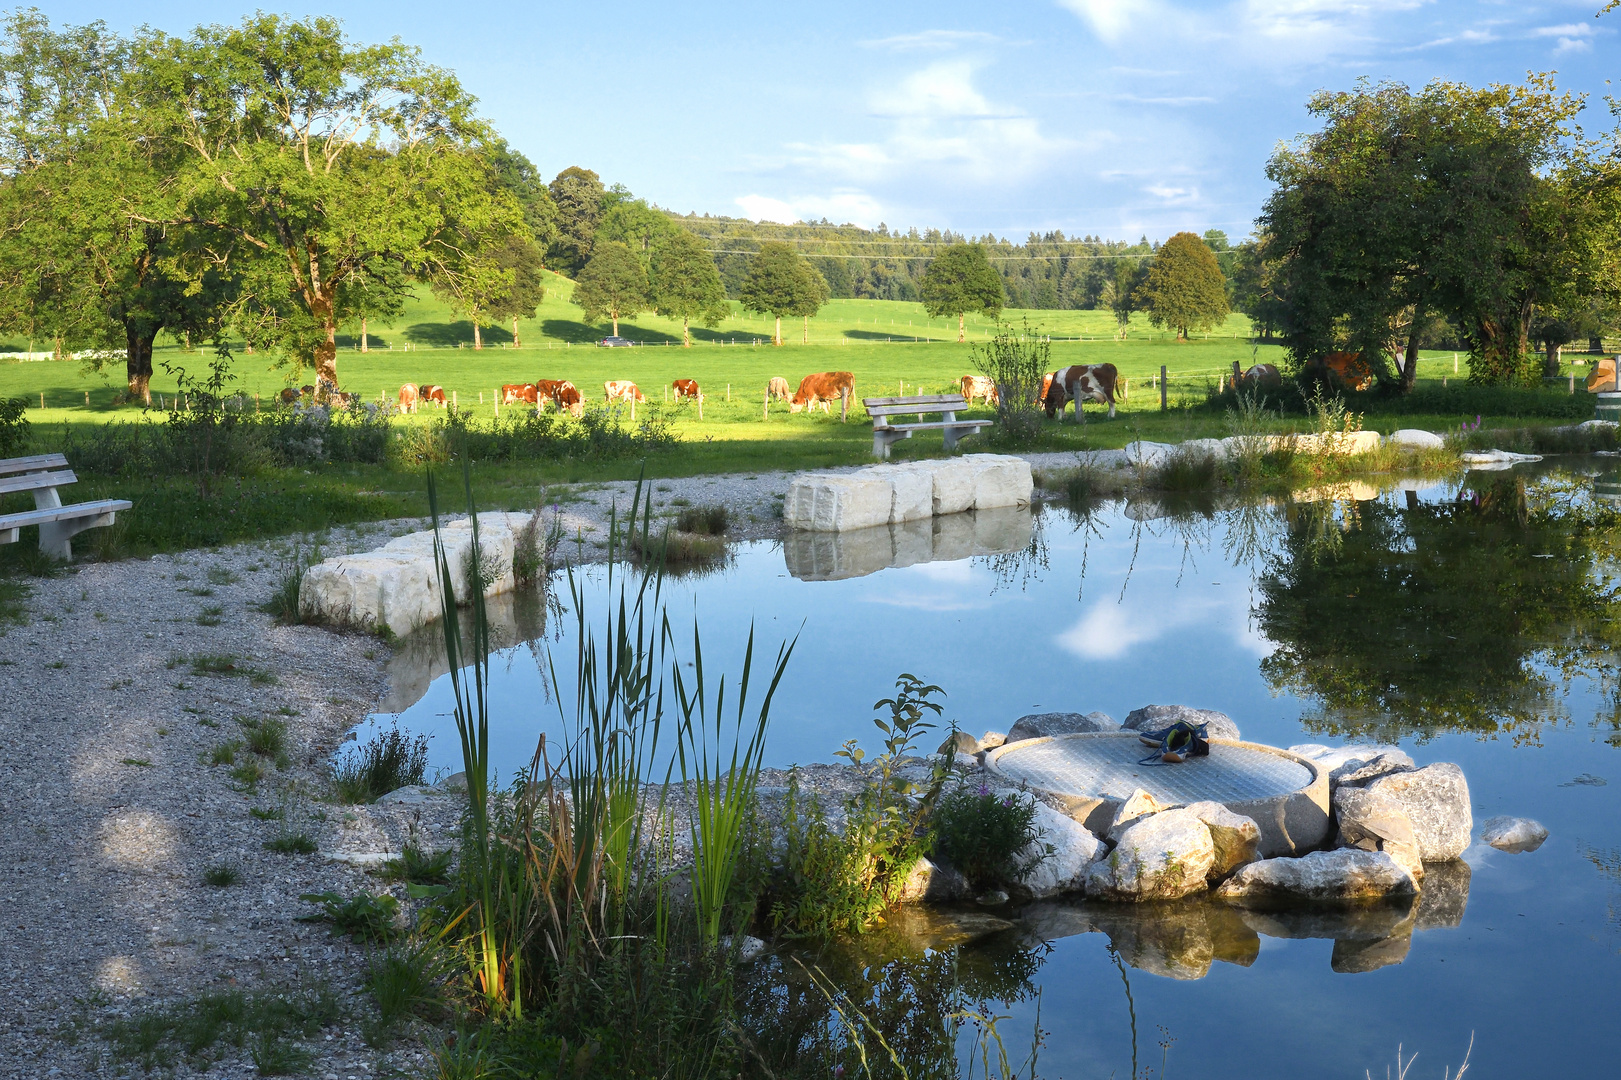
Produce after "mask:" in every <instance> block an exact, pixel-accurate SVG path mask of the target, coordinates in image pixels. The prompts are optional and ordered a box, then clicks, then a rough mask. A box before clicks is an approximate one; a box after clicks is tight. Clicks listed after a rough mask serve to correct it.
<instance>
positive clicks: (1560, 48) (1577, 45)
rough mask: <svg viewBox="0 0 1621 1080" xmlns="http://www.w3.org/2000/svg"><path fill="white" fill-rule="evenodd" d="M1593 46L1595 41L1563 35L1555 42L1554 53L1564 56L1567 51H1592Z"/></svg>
mask: <svg viewBox="0 0 1621 1080" xmlns="http://www.w3.org/2000/svg"><path fill="white" fill-rule="evenodd" d="M1592 48H1593V43H1592V42H1591V41H1588V40H1586V39H1585V38H1567V37H1562V38H1560V39H1559V40H1558V41H1556V42H1555V43H1554V49H1553V54H1554V55H1555V56H1562V55H1564V54H1565V53H1573V52H1590V51H1592Z"/></svg>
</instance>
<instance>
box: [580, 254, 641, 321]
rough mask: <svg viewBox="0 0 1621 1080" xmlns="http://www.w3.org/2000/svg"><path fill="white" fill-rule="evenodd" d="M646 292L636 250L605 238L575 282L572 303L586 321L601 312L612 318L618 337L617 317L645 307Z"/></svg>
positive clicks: (625, 317)
mask: <svg viewBox="0 0 1621 1080" xmlns="http://www.w3.org/2000/svg"><path fill="white" fill-rule="evenodd" d="M647 292H648V289H647V275H646V274H645V273H644V272H643V271H642V261H641V260H640V259H638V258H637V257H636V253H635V252H633V251H631V250H630V248H628V247H626V246H625V245H624V244H622V243H620V242H619V241H618V240H604V241H603V242H602V243H601V244H599V245H597V246H596V254H594V255H592V256H591V261H590V262H588V263H586V264H585V269H583V270H581V271H580V276H579V278H578V279H577V280H576V281H575V283H574V303H576V304H578V305H580V307H581V308H583V309H584V311H585V318H586V321H587V322H596V321H597V320H598V319H600V318H602V317H603V316H604V315H606V316H608V317H609V318H610V319H612V320H613V328H614V329H613V332H614V336H615V337H618V336H619V320H620V319H629V318H634V317H635V316H637V315H640V314H641V313H642V312H643V311H644V310H646V309H647V307H648V295H647Z"/></svg>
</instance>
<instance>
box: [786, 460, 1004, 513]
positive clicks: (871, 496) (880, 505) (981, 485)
mask: <svg viewBox="0 0 1621 1080" xmlns="http://www.w3.org/2000/svg"><path fill="white" fill-rule="evenodd" d="M1034 490H1035V483H1034V480H1033V479H1032V477H1031V473H1030V463H1029V462H1027V461H1025V460H1024V459H1023V458H1017V457H1012V456H1009V455H1006V454H969V455H966V456H964V457H960V458H947V459H945V460H942V461H917V462H906V463H901V464H894V465H869V466H867V467H866V468H863V469H857V470H855V471H854V472H849V473H804V474H801V475H799V476H796V477H795V478H794V480H793V482H792V483H791V484H790V485H789V486H788V495H787V497H786V498H785V499H784V500H783V511H782V512H783V520H784V521H785V522H786V523H787V524H788V526H789V527H790V528H795V529H804V530H808V531H811V532H849V531H852V530H855V529H866V528H872V527H873V526H877V525H899V524H904V523H905V522H909V521H920V520H925V519H927V518H930V517H936V516H941V515H946V514H956V513H961V512H963V511H965V510H991V509H999V508H1003V507H1010V506H1025V505H1028V504H1029V502H1030V496H1031V494H1032V492H1033V491H1034Z"/></svg>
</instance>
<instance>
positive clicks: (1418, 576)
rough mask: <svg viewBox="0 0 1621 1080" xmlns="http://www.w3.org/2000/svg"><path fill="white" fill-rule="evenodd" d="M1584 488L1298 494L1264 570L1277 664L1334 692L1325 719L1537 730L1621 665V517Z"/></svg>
mask: <svg viewBox="0 0 1621 1080" xmlns="http://www.w3.org/2000/svg"><path fill="white" fill-rule="evenodd" d="M1573 490H1574V489H1573V488H1572V486H1571V485H1570V484H1569V483H1567V482H1565V481H1562V480H1559V479H1557V478H1546V482H1542V481H1538V482H1537V483H1536V484H1535V485H1534V486H1533V487H1532V488H1531V489H1529V490H1528V488H1527V486H1526V484H1525V481H1524V479H1523V478H1520V477H1516V476H1514V475H1513V474H1509V473H1504V474H1494V475H1492V476H1490V477H1480V478H1476V479H1472V482H1471V485H1470V486H1469V487H1466V488H1465V490H1464V491H1463V492H1461V493H1460V495H1459V496H1458V498H1457V499H1455V500H1453V501H1451V502H1447V503H1431V504H1420V503H1419V502H1418V501H1417V500H1416V499H1410V500H1409V501H1408V503H1407V505H1406V506H1404V507H1400V508H1398V507H1394V506H1390V505H1387V504H1385V503H1383V502H1367V503H1361V504H1357V507H1356V509H1355V511H1354V512H1352V513H1350V514H1347V513H1345V512H1338V513H1337V512H1336V511H1335V509H1334V506H1333V504H1325V503H1309V504H1303V505H1297V506H1292V507H1291V508H1290V510H1289V513H1288V516H1287V527H1286V528H1285V529H1284V531H1283V534H1282V536H1281V537H1279V539H1278V541H1277V543H1278V549H1277V550H1276V552H1275V554H1273V555H1272V556H1271V557H1269V558H1268V559H1267V560H1266V564H1265V569H1264V571H1263V572H1262V574H1261V575H1260V577H1259V579H1258V580H1257V588H1258V590H1259V593H1260V596H1261V599H1260V603H1259V605H1258V606H1257V609H1256V616H1257V618H1258V620H1259V628H1260V630H1261V632H1262V633H1263V634H1264V635H1265V636H1266V637H1267V638H1269V639H1270V640H1272V641H1273V642H1275V643H1276V644H1277V651H1276V652H1274V653H1273V654H1272V655H1271V656H1270V657H1268V658H1267V659H1265V660H1263V661H1262V663H1261V671H1262V674H1263V675H1264V676H1265V677H1266V679H1267V681H1268V682H1269V683H1270V684H1271V685H1272V687H1273V688H1274V690H1278V691H1289V692H1291V693H1294V694H1297V695H1299V696H1302V697H1307V696H1310V697H1315V698H1317V699H1318V700H1319V701H1320V702H1321V703H1322V712H1321V713H1320V714H1319V715H1317V716H1315V717H1308V718H1306V724H1307V726H1308V727H1309V728H1312V729H1314V730H1317V731H1322V732H1327V733H1332V734H1336V735H1366V734H1372V735H1377V736H1380V737H1384V738H1397V737H1400V736H1403V735H1408V734H1417V735H1420V736H1423V735H1430V734H1435V733H1438V732H1442V731H1475V732H1481V733H1492V732H1498V731H1512V732H1513V733H1514V734H1515V735H1516V736H1517V737H1522V738H1535V735H1536V732H1537V730H1538V728H1539V727H1540V724H1541V723H1542V722H1543V721H1544V720H1546V719H1548V718H1550V717H1553V716H1556V715H1558V714H1559V713H1560V712H1561V710H1562V705H1561V703H1560V700H1559V697H1558V691H1559V690H1560V689H1562V684H1568V682H1569V680H1570V679H1571V678H1572V677H1574V676H1576V675H1588V676H1597V677H1600V678H1607V677H1608V676H1610V675H1611V674H1612V673H1613V671H1614V670H1615V669H1614V664H1613V660H1612V656H1613V652H1614V647H1615V644H1616V637H1617V629H1616V624H1615V622H1614V621H1613V620H1614V618H1615V615H1616V614H1617V610H1616V599H1617V593H1616V583H1615V581H1614V580H1613V579H1612V577H1611V573H1612V572H1613V568H1614V566H1615V560H1614V556H1615V554H1616V551H1615V547H1616V541H1617V532H1618V530H1617V522H1618V519H1617V518H1616V516H1615V515H1614V514H1613V512H1611V511H1609V510H1608V509H1605V508H1603V507H1598V506H1595V505H1594V504H1592V503H1591V502H1588V501H1586V500H1583V499H1580V498H1575V497H1573ZM1556 680H1557V681H1556ZM1611 681H1612V682H1613V680H1611Z"/></svg>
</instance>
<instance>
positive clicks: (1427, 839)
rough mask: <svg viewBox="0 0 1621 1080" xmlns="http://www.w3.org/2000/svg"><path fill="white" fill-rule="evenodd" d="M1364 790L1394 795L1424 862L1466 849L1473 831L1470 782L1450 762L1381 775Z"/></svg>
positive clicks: (1444, 857) (1450, 855)
mask: <svg viewBox="0 0 1621 1080" xmlns="http://www.w3.org/2000/svg"><path fill="white" fill-rule="evenodd" d="M1367 790H1369V791H1374V792H1385V793H1388V794H1390V795H1393V796H1395V798H1396V800H1397V801H1398V802H1399V803H1400V804H1401V807H1402V809H1403V810H1405V811H1407V818H1408V820H1409V821H1411V822H1412V823H1413V835H1414V837H1415V838H1416V839H1417V840H1418V852H1419V855H1420V856H1422V857H1423V859H1424V861H1425V862H1444V861H1446V860H1447V859H1456V858H1457V857H1458V856H1459V855H1462V854H1463V853H1464V850H1465V849H1466V848H1468V847H1469V837H1470V834H1471V833H1472V832H1473V831H1474V814H1473V813H1472V811H1471V810H1470V808H1469V781H1468V780H1466V779H1465V778H1464V775H1463V770H1462V769H1460V768H1458V766H1456V765H1454V764H1452V763H1451V762H1447V761H1440V762H1436V763H1435V764H1434V765H1426V766H1424V768H1422V769H1414V770H1412V771H1410V772H1398V773H1391V774H1389V775H1388V776H1381V777H1379V778H1378V779H1377V780H1374V781H1372V782H1371V783H1369V784H1368V785H1367Z"/></svg>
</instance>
